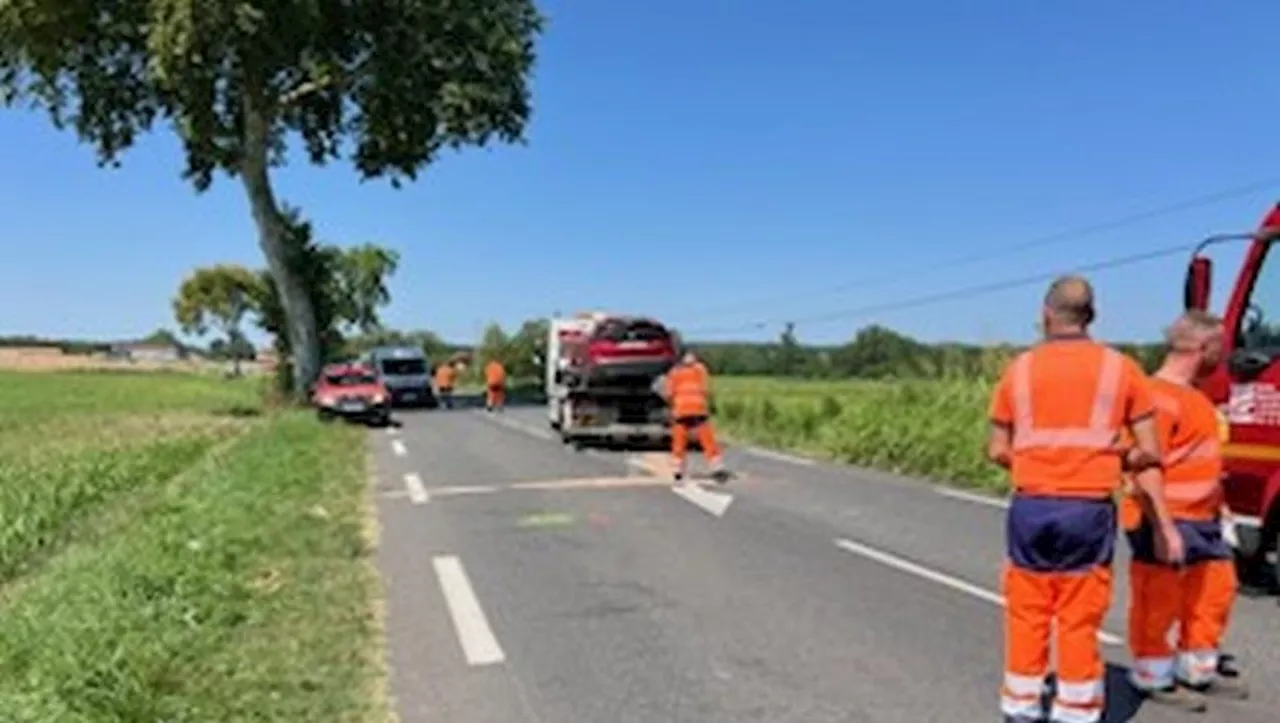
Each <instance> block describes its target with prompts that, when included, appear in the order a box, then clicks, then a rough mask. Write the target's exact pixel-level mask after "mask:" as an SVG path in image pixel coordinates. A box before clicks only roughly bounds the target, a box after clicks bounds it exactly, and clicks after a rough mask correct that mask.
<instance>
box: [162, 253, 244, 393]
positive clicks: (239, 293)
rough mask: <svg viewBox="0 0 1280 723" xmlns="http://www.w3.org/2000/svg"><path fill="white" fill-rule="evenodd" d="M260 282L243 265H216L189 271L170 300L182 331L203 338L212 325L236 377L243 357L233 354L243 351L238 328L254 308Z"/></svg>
mask: <svg viewBox="0 0 1280 723" xmlns="http://www.w3.org/2000/svg"><path fill="white" fill-rule="evenodd" d="M259 283H260V282H259V278H258V276H257V275H256V274H254V273H253V272H252V271H250V270H249V269H247V268H245V267H243V266H238V265H235V264H218V265H216V266H209V267H206V268H200V269H196V270H195V271H193V272H191V275H189V276H188V277H187V278H186V279H184V280H183V281H182V285H181V286H180V287H178V295H177V296H176V297H174V299H173V315H174V318H175V319H177V321H178V324H179V326H181V327H182V330H183V331H184V332H186V333H188V334H198V335H201V336H203V335H204V334H206V333H208V332H209V330H210V327H211V326H216V327H217V329H218V331H219V332H221V338H220V339H219V340H220V341H222V343H223V344H224V345H226V346H225V347H224V348H225V349H226V350H227V351H228V352H230V356H231V359H232V360H233V361H234V362H235V373H236V374H239V373H240V359H241V358H242V357H241V355H240V354H239V353H236V352H240V351H243V349H244V344H243V342H244V332H243V331H242V330H241V328H240V327H241V324H242V322H243V321H244V318H245V315H247V314H248V313H249V312H250V311H251V310H252V309H253V302H254V298H255V294H256V293H257V286H258V284H259ZM247 356H248V355H245V357H246V358H247Z"/></svg>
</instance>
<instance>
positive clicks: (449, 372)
mask: <svg viewBox="0 0 1280 723" xmlns="http://www.w3.org/2000/svg"><path fill="white" fill-rule="evenodd" d="M435 381H436V397H437V398H439V400H440V406H442V407H444V408H445V409H452V408H453V385H454V383H456V382H457V381H458V370H457V369H455V368H454V366H453V363H452V362H445V363H443V364H441V365H440V366H438V367H436V379H435Z"/></svg>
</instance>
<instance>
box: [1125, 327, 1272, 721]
mask: <svg viewBox="0 0 1280 723" xmlns="http://www.w3.org/2000/svg"><path fill="white" fill-rule="evenodd" d="M1165 338H1166V340H1167V343H1168V352H1167V354H1166V356H1165V358H1164V361H1163V363H1162V364H1161V366H1160V369H1159V370H1157V371H1156V373H1155V374H1154V375H1153V377H1152V378H1151V380H1150V385H1151V392H1152V394H1153V396H1154V399H1155V406H1156V426H1157V430H1158V433H1159V436H1160V443H1161V446H1162V447H1163V449H1164V459H1163V478H1164V498H1165V501H1166V504H1167V505H1168V507H1169V514H1171V515H1172V516H1173V519H1174V524H1175V525H1176V526H1177V528H1178V530H1179V532H1180V533H1181V536H1182V539H1183V540H1184V543H1185V551H1186V554H1185V560H1184V564H1183V565H1170V564H1168V563H1166V562H1164V561H1163V560H1161V559H1160V557H1159V555H1158V554H1157V551H1156V545H1155V535H1154V533H1153V529H1152V525H1153V520H1154V519H1155V516H1154V514H1153V513H1152V511H1151V510H1150V508H1149V505H1148V502H1147V500H1146V498H1144V497H1139V496H1135V495H1133V494H1130V495H1127V496H1126V497H1125V498H1124V499H1123V501H1122V502H1121V520H1122V523H1123V527H1124V528H1125V531H1126V536H1127V537H1128V539H1129V546H1130V548H1131V549H1132V551H1133V554H1132V559H1131V562H1130V572H1129V584H1130V587H1131V590H1130V595H1129V647H1130V652H1131V653H1132V656H1133V661H1134V664H1133V668H1132V670H1131V672H1130V680H1131V682H1132V683H1133V685H1134V687H1136V688H1138V689H1139V690H1140V691H1142V692H1143V693H1144V694H1145V695H1146V696H1147V697H1149V698H1151V699H1152V700H1153V701H1156V702H1161V703H1167V704H1170V705H1174V706H1176V707H1180V708H1184V709H1187V710H1190V711H1195V712H1199V711H1203V710H1205V709H1206V708H1207V707H1208V705H1207V700H1206V699H1205V697H1204V694H1205V693H1220V694H1224V695H1227V696H1230V697H1233V698H1245V697H1248V688H1247V686H1245V684H1244V682H1243V681H1242V680H1240V679H1239V673H1238V672H1236V671H1234V670H1232V669H1229V668H1225V667H1224V665H1223V661H1222V660H1221V655H1220V652H1219V651H1220V647H1221V645H1222V639H1223V637H1224V634H1225V632H1226V628H1227V622H1228V619H1229V617H1230V613H1231V606H1232V604H1233V602H1234V601H1235V596H1236V591H1237V589H1238V584H1237V580H1236V571H1235V561H1234V559H1233V557H1234V555H1233V553H1232V550H1231V546H1230V545H1229V544H1228V543H1227V541H1226V539H1225V538H1224V535H1223V529H1224V528H1223V510H1224V507H1225V493H1224V491H1223V489H1222V439H1221V433H1220V429H1219V427H1220V425H1219V419H1218V411H1217V409H1216V408H1215V407H1214V405H1213V402H1212V401H1210V400H1209V398H1208V397H1207V396H1205V395H1204V393H1203V392H1201V391H1200V390H1198V389H1196V387H1195V386H1194V385H1195V383H1196V382H1198V381H1200V380H1201V379H1202V378H1204V377H1205V376H1206V375H1208V374H1210V373H1212V372H1213V370H1214V369H1215V368H1216V367H1217V365H1218V363H1219V362H1220V361H1221V359H1222V350H1223V326H1222V320H1221V319H1219V318H1218V317H1216V316H1214V315H1212V314H1208V313H1205V312H1203V311H1188V312H1186V313H1184V314H1182V315H1181V316H1180V317H1178V319H1177V320H1176V321H1175V322H1174V323H1173V325H1171V326H1170V327H1169V328H1168V330H1166V333H1165ZM1175 624H1177V626H1178V628H1179V633H1178V643H1177V646H1176V650H1175V648H1174V646H1171V645H1170V644H1169V640H1168V633H1169V630H1170V629H1171V628H1173V627H1174V625H1175Z"/></svg>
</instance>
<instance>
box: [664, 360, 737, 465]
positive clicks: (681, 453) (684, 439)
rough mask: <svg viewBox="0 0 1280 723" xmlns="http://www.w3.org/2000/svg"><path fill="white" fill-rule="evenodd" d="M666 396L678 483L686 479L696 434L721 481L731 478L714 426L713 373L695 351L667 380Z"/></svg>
mask: <svg viewBox="0 0 1280 723" xmlns="http://www.w3.org/2000/svg"><path fill="white" fill-rule="evenodd" d="M662 386H663V397H665V398H666V400H667V403H668V404H669V405H670V407H671V461H672V469H673V470H674V476H675V481H676V482H679V481H681V480H683V479H684V475H685V463H686V458H687V457H688V450H689V437H690V436H693V435H696V436H697V439H698V444H699V445H700V446H701V447H702V455H703V457H705V458H706V460H707V463H708V464H709V465H710V466H711V475H712V477H713V478H714V479H715V480H716V481H717V482H721V483H723V482H725V481H727V480H728V479H729V476H730V475H729V472H728V471H727V470H726V469H725V468H724V457H723V453H722V452H721V450H720V445H719V444H718V443H717V442H716V434H715V429H714V428H712V426H711V405H710V401H709V398H710V394H711V374H710V372H708V371H707V368H706V366H704V365H703V364H702V362H701V361H700V360H699V359H698V356H697V355H696V354H694V353H693V351H685V352H684V354H683V356H682V357H681V359H680V361H679V362H678V363H677V364H676V365H675V366H673V367H672V368H671V370H670V371H669V372H667V375H666V377H665V378H664V379H663V384H662Z"/></svg>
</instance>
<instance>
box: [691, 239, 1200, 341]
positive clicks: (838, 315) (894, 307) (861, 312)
mask: <svg viewBox="0 0 1280 723" xmlns="http://www.w3.org/2000/svg"><path fill="white" fill-rule="evenodd" d="M1194 247H1195V245H1194V244H1179V245H1177V246H1166V247H1164V248H1159V249H1154V250H1151V251H1144V252H1142V253H1137V254H1131V255H1128V256H1120V257H1115V258H1109V259H1105V260H1102V261H1096V262H1093V263H1089V264H1085V265H1083V266H1077V267H1075V268H1073V269H1071V271H1072V272H1074V273H1085V272H1090V271H1102V270H1106V269H1113V268H1117V267H1120V266H1129V265H1132V264H1136V263H1141V262H1143V261H1150V260H1152V259H1158V258H1163V257H1165V256H1172V255H1173V254H1176V253H1187V252H1189V251H1191V250H1192V249H1193V248H1194ZM1063 273H1064V272H1063V271H1054V272H1042V273H1038V274H1034V275H1031V276H1022V277H1019V278H1015V279H1006V280H1004V281H997V282H992V283H988V284H980V285H976V286H967V287H963V288H960V289H953V290H951V291H943V292H939V293H936V294H929V295H926V296H918V297H915V298H911V299H904V300H902V301H891V302H886V303H882V304H871V305H868V306H860V307H855V308H852V309H844V310H841V311H833V312H827V313H823V314H815V315H811V316H802V317H798V318H795V319H791V320H789V321H788V322H787V323H794V324H823V323H828V322H832V321H844V320H848V319H852V318H857V317H865V316H868V315H871V314H881V313H885V312H890V311H899V310H902V309H910V308H915V307H918V306H927V305H929V304H936V303H939V302H943V301H954V300H959V299H967V298H970V297H974V296H981V295H984V294H990V293H994V292H997V291H1005V290H1008V289H1016V288H1019V287H1022V286H1030V285H1031V284H1038V283H1045V282H1048V281H1052V280H1054V279H1056V278H1057V277H1058V276H1060V275H1062V274H1063ZM781 323H783V322H781V321H776V320H772V321H756V322H752V323H750V324H741V325H738V326H736V327H721V328H719V329H710V328H708V329H693V330H690V331H689V332H687V333H688V334H691V335H692V334H729V333H734V332H742V331H755V330H759V329H765V328H768V327H770V326H774V325H777V324H781Z"/></svg>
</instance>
